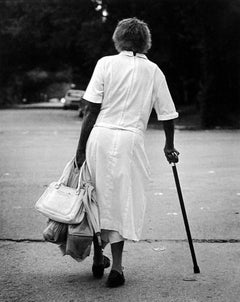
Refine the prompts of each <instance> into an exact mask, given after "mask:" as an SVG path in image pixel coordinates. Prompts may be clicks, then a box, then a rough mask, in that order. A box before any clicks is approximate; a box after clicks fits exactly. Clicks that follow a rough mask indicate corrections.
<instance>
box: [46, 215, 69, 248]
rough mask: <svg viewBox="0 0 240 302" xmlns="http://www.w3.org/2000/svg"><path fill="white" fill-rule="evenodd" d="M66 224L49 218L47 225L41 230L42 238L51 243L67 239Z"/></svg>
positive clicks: (58, 242)
mask: <svg viewBox="0 0 240 302" xmlns="http://www.w3.org/2000/svg"><path fill="white" fill-rule="evenodd" d="M67 231H68V225H67V224H65V223H61V222H57V221H54V220H51V219H49V221H48V225H47V227H46V228H45V230H44V231H43V238H44V239H45V240H46V241H49V242H52V243H57V244H60V243H64V242H66V240H67Z"/></svg>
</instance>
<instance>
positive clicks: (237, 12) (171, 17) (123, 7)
mask: <svg viewBox="0 0 240 302" xmlns="http://www.w3.org/2000/svg"><path fill="white" fill-rule="evenodd" d="M103 5H104V6H105V7H107V10H108V14H109V15H108V17H107V19H106V20H103V19H102V17H101V11H96V10H95V7H96V1H94V0H68V1H65V0H38V1H34V0H32V1H30V0H1V1H0V43H1V48H0V51H1V53H0V59H1V66H0V80H1V94H0V100H2V103H5V102H6V99H8V100H9V99H10V100H14V101H15V99H20V98H21V97H22V93H23V91H24V90H26V87H25V86H24V81H25V83H26V77H27V75H29V74H31V71H35V72H36V70H39V74H41V72H42V71H46V72H47V74H48V75H50V76H48V77H47V78H45V79H44V81H61V80H65V81H66V80H68V81H72V80H73V81H74V82H76V83H77V84H78V83H79V84H81V85H83V86H84V85H86V84H87V82H88V79H89V77H90V75H91V73H92V70H93V68H94V66H95V64H96V61H97V60H98V59H99V58H100V57H101V56H104V55H109V54H114V53H116V51H115V49H114V47H113V43H112V40H111V37H112V33H113V30H114V28H115V26H116V24H117V22H118V21H119V20H121V19H122V18H127V17H133V16H136V17H138V18H140V19H143V20H145V21H146V22H147V23H148V24H149V26H150V29H151V32H152V40H153V46H152V49H151V50H150V52H149V54H148V56H149V58H150V59H151V60H153V61H154V62H156V63H157V64H158V65H159V67H160V68H161V69H162V70H163V72H164V73H165V74H166V77H167V79H168V83H169V86H170V89H171V92H172V94H173V97H174V100H175V102H176V104H177V107H181V106H195V108H196V110H199V111H200V112H201V116H202V125H203V127H208V128H209V127H215V126H239V120H240V119H239V111H240V108H239V107H240V105H239V87H240V85H239V70H240V68H239V37H240V24H239V23H240V2H239V0H211V1H209V0H170V1H169V0H104V1H103ZM59 71H66V72H65V75H66V76H65V77H63V78H64V79H63V78H59V77H56V76H54V73H56V72H59ZM70 71H71V72H70ZM29 72H30V73H29ZM24 79H25V80H24ZM39 81H40V80H39ZM44 81H42V85H43V86H44V84H46V83H45V82H44ZM40 82H41V81H40ZM27 83H28V81H27ZM35 83H36V82H35ZM38 84H39V85H40V84H41V83H39V82H38ZM28 85H29V83H28ZM40 86H41V85H40ZM27 87H28V86H27ZM34 87H35V88H36V86H34ZM35 88H33V89H35ZM0 102H1V101H0Z"/></svg>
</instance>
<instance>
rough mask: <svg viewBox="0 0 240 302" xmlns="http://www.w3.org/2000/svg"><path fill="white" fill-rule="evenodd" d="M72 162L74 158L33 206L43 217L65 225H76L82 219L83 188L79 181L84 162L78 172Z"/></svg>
mask: <svg viewBox="0 0 240 302" xmlns="http://www.w3.org/2000/svg"><path fill="white" fill-rule="evenodd" d="M74 161H75V158H73V159H72V160H71V161H70V162H69V163H68V164H67V165H66V167H65V169H64V171H63V173H62V176H61V177H60V179H59V180H58V181H57V182H52V183H51V184H50V185H49V186H48V188H47V189H46V190H45V192H44V193H43V194H42V196H41V197H40V198H39V200H38V201H37V202H36V204H35V208H36V209H37V210H38V211H39V212H40V213H42V214H43V215H45V216H47V217H48V218H50V219H51V220H54V221H57V222H62V223H67V224H78V223H80V222H81V221H82V219H83V217H84V213H83V207H84V206H83V203H82V199H83V196H84V194H85V188H84V187H81V180H82V174H83V172H84V171H85V169H86V162H85V163H84V164H83V165H82V167H81V169H80V172H79V171H78V169H77V168H75V165H74Z"/></svg>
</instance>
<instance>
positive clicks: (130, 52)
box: [120, 50, 147, 59]
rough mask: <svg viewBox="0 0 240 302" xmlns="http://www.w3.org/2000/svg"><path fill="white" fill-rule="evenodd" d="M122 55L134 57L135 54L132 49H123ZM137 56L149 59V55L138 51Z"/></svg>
mask: <svg viewBox="0 0 240 302" xmlns="http://www.w3.org/2000/svg"><path fill="white" fill-rule="evenodd" d="M120 55H124V56H129V57H133V56H134V54H133V52H132V51H128V50H123V51H121V52H120ZM136 57H138V58H142V59H147V57H146V56H145V55H144V54H143V53H136Z"/></svg>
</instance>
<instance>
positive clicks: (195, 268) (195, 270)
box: [193, 266, 200, 274]
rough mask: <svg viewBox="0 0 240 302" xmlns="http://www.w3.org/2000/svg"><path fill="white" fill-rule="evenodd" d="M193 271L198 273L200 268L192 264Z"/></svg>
mask: <svg viewBox="0 0 240 302" xmlns="http://www.w3.org/2000/svg"><path fill="white" fill-rule="evenodd" d="M193 271H194V274H200V269H199V267H198V266H194V268H193Z"/></svg>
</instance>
